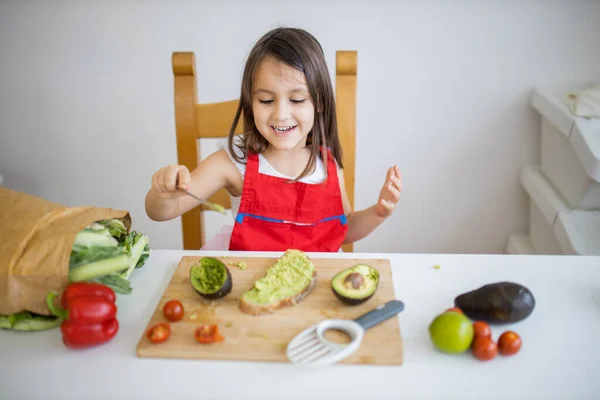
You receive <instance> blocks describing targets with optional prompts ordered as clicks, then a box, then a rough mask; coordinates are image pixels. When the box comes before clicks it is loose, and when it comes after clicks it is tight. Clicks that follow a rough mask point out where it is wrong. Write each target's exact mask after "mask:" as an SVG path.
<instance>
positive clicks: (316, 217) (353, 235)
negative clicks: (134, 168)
mask: <svg viewBox="0 0 600 400" xmlns="http://www.w3.org/2000/svg"><path fill="white" fill-rule="evenodd" d="M241 113H243V118H244V131H245V134H244V135H239V136H234V134H233V129H232V130H231V132H230V133H229V137H228V140H227V144H226V146H222V148H221V149H219V150H218V151H217V152H215V153H213V154H211V155H210V156H208V157H207V158H206V159H204V160H203V161H202V162H201V163H200V164H199V165H198V167H197V168H196V169H195V170H193V171H192V172H191V173H190V172H189V171H188V169H187V168H186V167H185V166H182V165H171V166H166V167H163V168H161V169H159V170H158V171H157V172H156V173H155V174H154V175H153V177H152V187H151V189H150V190H149V192H148V194H147V196H146V213H147V214H148V216H149V217H150V218H151V219H153V220H155V221H166V220H170V219H173V218H176V217H178V216H180V215H182V214H184V213H185V212H187V211H188V210H190V209H192V208H193V207H196V206H198V205H199V203H198V202H197V201H196V200H194V198H192V197H191V196H189V195H187V194H185V193H184V192H182V191H180V190H178V188H179V187H180V188H183V189H187V190H189V191H190V192H192V193H194V194H195V195H196V196H198V197H199V198H208V197H210V196H211V195H213V194H214V193H215V192H216V191H217V190H219V189H221V188H226V190H227V191H228V192H229V195H230V197H231V200H232V214H233V217H234V225H233V226H228V227H225V228H224V229H223V230H222V231H221V232H220V234H218V235H217V236H216V237H214V238H213V239H212V240H210V241H208V242H207V243H206V244H205V245H204V246H202V249H207V250H208V249H211V250H213V249H224V250H249V251H250V250H251V251H259V250H260V251H285V250H287V249H289V248H296V249H300V250H303V251H324V252H334V251H339V250H340V248H341V246H342V244H344V243H352V242H355V241H357V240H360V239H362V238H364V237H365V236H367V235H368V234H370V233H371V232H373V230H374V229H375V228H377V227H378V226H379V225H380V224H381V223H382V222H383V221H384V220H385V219H386V218H388V217H389V216H390V215H391V213H392V212H393V211H394V208H395V206H396V203H397V202H398V201H399V199H400V191H401V189H402V180H401V175H400V171H399V169H398V167H397V166H394V167H392V168H390V169H389V170H388V171H387V176H386V177H385V183H384V184H383V187H382V189H381V191H380V193H379V199H378V201H377V203H376V204H374V205H372V206H371V207H369V208H367V209H365V210H362V211H352V210H351V209H350V204H349V201H348V198H347V195H346V191H345V188H344V176H343V165H342V150H341V145H340V140H339V138H338V131H337V121H336V113H335V97H334V91H333V88H332V84H331V80H330V77H329V74H328V69H327V64H326V62H325V57H324V54H323V50H322V48H321V45H320V44H319V42H318V41H317V40H316V39H315V38H314V37H313V36H312V35H311V34H309V33H308V32H306V31H304V30H301V29H293V28H277V29H274V30H272V31H270V32H268V33H267V34H265V35H264V36H263V37H262V38H260V40H259V41H258V42H257V43H256V45H255V46H254V48H253V49H252V51H251V52H250V54H249V56H248V60H247V62H246V67H245V69H244V74H243V79H242V90H241V97H240V105H239V108H238V110H237V113H236V115H235V119H234V121H233V123H232V127H235V126H236V125H237V123H238V120H239V118H240V114H241Z"/></svg>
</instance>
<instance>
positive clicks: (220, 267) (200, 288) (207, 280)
mask: <svg viewBox="0 0 600 400" xmlns="http://www.w3.org/2000/svg"><path fill="white" fill-rule="evenodd" d="M190 283H191V284H192V287H193V288H194V290H196V292H198V293H199V294H200V295H202V296H205V297H209V298H219V297H223V296H225V295H226V294H228V293H229V292H231V288H232V282H231V275H230V273H229V270H228V269H227V266H225V264H224V263H223V262H222V261H221V260H219V259H217V258H213V257H203V258H202V259H201V260H200V262H198V263H197V264H195V265H193V266H192V267H191V268H190Z"/></svg>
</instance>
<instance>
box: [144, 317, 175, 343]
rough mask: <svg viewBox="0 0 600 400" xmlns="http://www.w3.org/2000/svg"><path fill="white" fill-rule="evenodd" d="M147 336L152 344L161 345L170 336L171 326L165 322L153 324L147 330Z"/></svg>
mask: <svg viewBox="0 0 600 400" xmlns="http://www.w3.org/2000/svg"><path fill="white" fill-rule="evenodd" d="M147 336H148V339H150V341H151V342H152V343H162V342H164V341H165V340H167V339H168V338H169V336H171V326H170V325H169V324H168V323H166V322H160V323H158V324H154V325H152V326H151V327H150V329H148V333H147Z"/></svg>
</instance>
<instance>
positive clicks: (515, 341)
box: [498, 331, 521, 356]
mask: <svg viewBox="0 0 600 400" xmlns="http://www.w3.org/2000/svg"><path fill="white" fill-rule="evenodd" d="M520 349H521V338H520V337H519V335H517V334H516V333H515V332H513V331H506V332H504V333H503V334H502V335H500V337H499V338H498V350H499V351H500V354H502V355H504V356H511V355H513V354H515V353H517V352H518V351H519V350H520Z"/></svg>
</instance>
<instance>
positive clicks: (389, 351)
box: [136, 256, 403, 365]
mask: <svg viewBox="0 0 600 400" xmlns="http://www.w3.org/2000/svg"><path fill="white" fill-rule="evenodd" d="M200 258H201V257H192V256H185V257H183V258H182V259H181V261H180V263H179V265H178V267H177V269H176V270H175V272H174V273H173V276H172V278H171V281H170V283H169V285H168V287H167V288H166V289H165V292H164V293H163V296H162V298H161V299H160V301H159V303H158V304H157V307H156V309H155V311H154V314H153V315H152V318H151V319H150V321H149V322H148V325H147V327H146V330H147V329H148V328H149V327H150V326H151V325H153V324H155V323H158V322H164V321H166V319H165V318H164V316H163V313H162V308H163V306H164V304H165V303H166V302H167V301H169V300H171V299H178V300H179V301H181V302H182V304H183V306H184V309H185V315H184V317H183V319H182V320H181V321H178V322H175V323H171V336H170V338H169V340H167V341H166V342H164V343H160V344H153V343H151V342H150V341H149V340H148V338H147V337H146V336H145V332H144V335H143V336H142V337H141V338H140V340H139V343H138V346H137V349H136V354H137V356H138V357H162V358H186V359H207V360H238V361H262V362H264V361H270V362H289V361H288V359H287V357H286V353H285V351H286V346H287V344H288V342H289V341H290V340H291V339H292V338H293V337H294V336H295V335H296V334H298V333H300V332H301V331H302V330H303V329H305V328H307V327H309V326H311V325H313V324H315V323H317V322H319V321H322V320H324V319H327V318H347V319H354V318H357V317H358V316H360V315H362V314H364V313H366V312H368V311H370V310H372V309H373V308H375V307H377V306H378V305H380V304H382V303H385V302H387V301H389V300H393V299H395V298H396V297H395V294H394V285H393V281H392V272H391V269H390V262H389V260H385V259H335V258H333V259H327V258H323V259H312V262H313V263H314V264H315V266H316V267H317V285H316V287H315V288H314V290H313V292H312V293H311V294H310V295H309V296H308V297H307V298H305V299H304V301H302V302H301V303H299V304H297V305H295V306H292V307H288V308H284V309H280V310H278V311H276V312H275V313H273V314H269V315H262V316H251V315H248V314H244V313H242V312H241V311H240V310H239V308H238V304H239V303H238V300H239V298H240V297H241V296H242V295H243V294H244V293H245V292H246V291H247V290H249V289H250V288H252V286H253V284H254V281H255V280H257V279H258V278H260V277H261V276H263V275H264V274H265V271H266V269H267V268H268V267H269V266H271V265H273V264H275V262H276V260H277V259H276V258H252V257H247V258H241V257H220V259H221V260H222V261H223V262H224V263H225V264H226V265H227V266H228V268H229V270H230V272H231V275H232V278H233V289H232V291H231V293H230V294H228V295H227V296H226V297H224V298H221V299H219V300H212V301H211V300H205V299H204V298H202V297H200V296H199V295H198V294H196V292H195V291H194V290H193V288H192V286H191V284H190V283H189V278H188V273H189V269H190V267H191V266H192V265H194V264H195V263H197V262H198V261H199V260H200ZM240 261H241V262H245V263H246V265H247V267H246V269H243V270H242V269H240V268H239V267H238V266H236V265H234V263H237V262H240ZM357 263H366V264H369V265H371V266H372V267H375V268H377V269H378V270H379V273H380V282H379V288H378V290H377V292H376V293H375V295H374V296H373V297H372V298H371V299H369V300H368V301H367V302H365V303H363V304H360V305H357V306H348V305H345V304H343V303H341V302H340V301H339V300H338V299H337V298H336V297H335V295H334V294H333V292H332V290H331V288H330V280H331V278H332V277H333V276H334V275H335V274H336V273H337V272H339V271H341V270H343V269H345V268H348V267H351V266H353V265H355V264H357ZM400 315H402V314H400ZM400 315H398V316H395V317H393V318H390V319H388V320H386V321H384V322H382V323H380V324H379V325H376V326H374V327H372V328H370V329H369V330H367V331H366V332H365V336H364V338H363V341H362V344H361V346H360V347H359V349H358V350H357V351H356V352H355V353H354V354H352V355H351V356H349V357H347V358H346V359H345V360H343V361H341V363H345V364H380V365H394V364H395V365H400V364H402V361H403V346H402V339H401V336H400V327H399V316H400ZM200 324H219V329H220V331H221V333H222V335H223V336H224V337H225V340H224V341H223V342H221V343H215V344H208V345H207V344H201V343H198V342H196V341H195V339H194V334H193V333H194V330H195V328H196V327H197V326H198V325H200ZM335 333H336V332H332V334H335ZM342 336H343V335H342V334H339V335H338V336H337V337H336V336H335V335H333V336H330V338H331V339H332V341H340V340H341V339H342Z"/></svg>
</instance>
